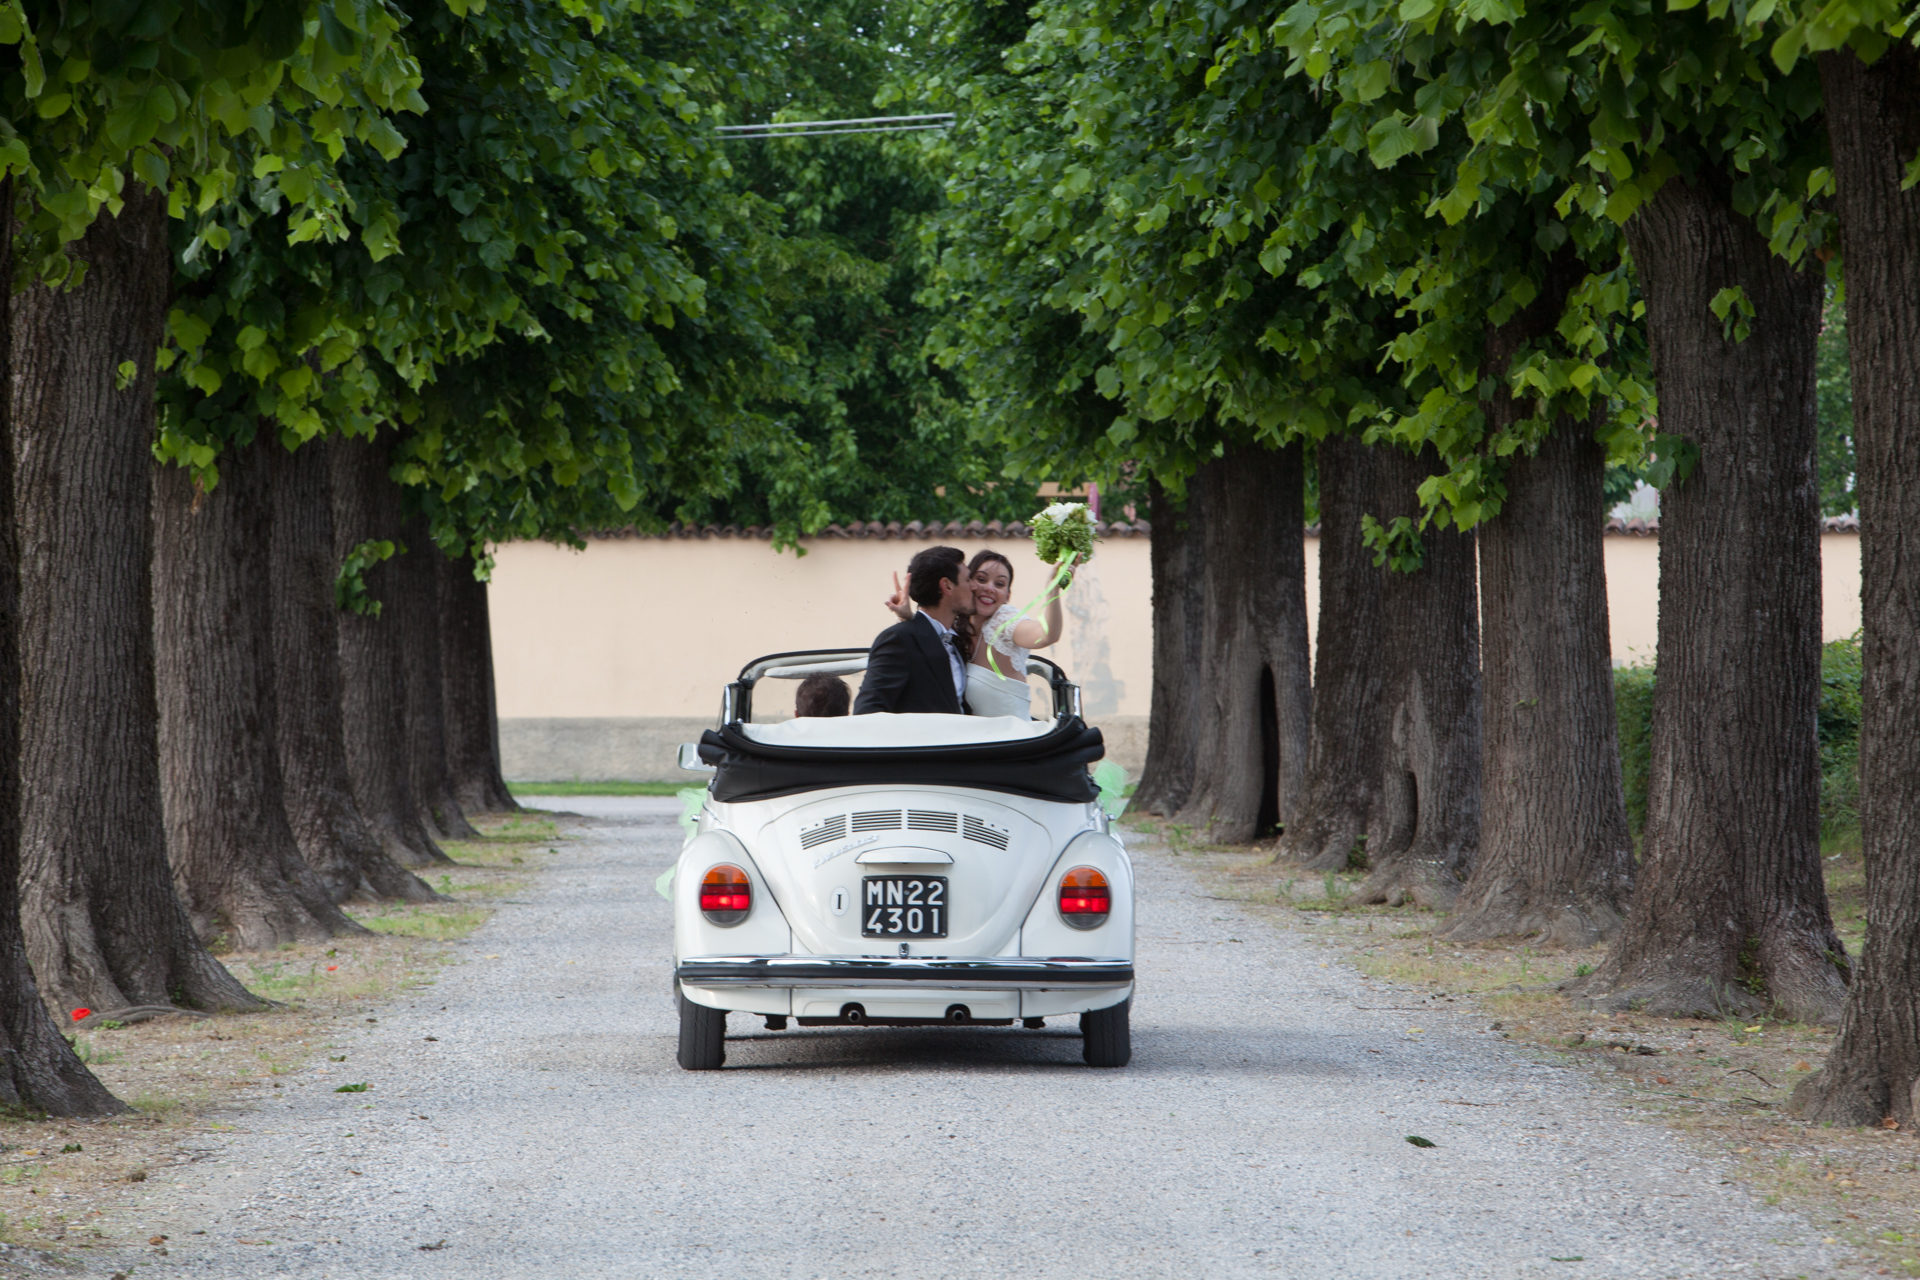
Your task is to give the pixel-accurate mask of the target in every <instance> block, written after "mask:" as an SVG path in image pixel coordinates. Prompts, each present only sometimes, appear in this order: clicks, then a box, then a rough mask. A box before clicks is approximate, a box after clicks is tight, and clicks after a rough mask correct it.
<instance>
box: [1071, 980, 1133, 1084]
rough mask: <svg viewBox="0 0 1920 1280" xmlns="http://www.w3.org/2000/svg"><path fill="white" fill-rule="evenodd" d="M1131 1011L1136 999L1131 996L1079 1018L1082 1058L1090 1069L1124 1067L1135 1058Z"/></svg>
mask: <svg viewBox="0 0 1920 1280" xmlns="http://www.w3.org/2000/svg"><path fill="white" fill-rule="evenodd" d="M1132 1010H1133V997H1132V996H1128V997H1127V998H1126V999H1125V1000H1122V1001H1121V1002H1120V1003H1119V1004H1116V1005H1114V1006H1113V1007H1112V1008H1110V1009H1093V1010H1090V1011H1088V1012H1086V1013H1083V1014H1081V1015H1080V1035H1081V1036H1082V1037H1083V1042H1082V1044H1081V1046H1080V1054H1081V1056H1082V1057H1084V1058H1085V1059H1086V1060H1087V1065H1088V1066H1090V1067H1124V1066H1126V1065H1127V1063H1128V1062H1129V1061H1130V1060H1131V1059H1132V1058H1133V1031H1132V1029H1131V1027H1130V1015H1131V1013H1132Z"/></svg>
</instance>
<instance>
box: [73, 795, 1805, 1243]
mask: <svg viewBox="0 0 1920 1280" xmlns="http://www.w3.org/2000/svg"><path fill="white" fill-rule="evenodd" d="M560 803H565V804H566V805H568V806H570V807H572V808H575V809H584V808H589V807H592V808H594V809H595V811H596V812H598V813H599V814H601V815H602V816H601V817H600V818H599V820H598V821H597V822H596V824H595V825H594V826H593V827H592V828H590V829H589V830H588V831H587V832H586V833H585V834H584V835H583V836H582V837H579V838H576V839H574V840H572V841H570V842H569V843H567V844H566V845H564V846H562V847H561V852H560V854H559V855H558V856H557V857H555V858H554V859H553V860H552V862H551V863H550V864H549V866H548V868H547V870H546V871H545V872H544V874H543V875H542V876H541V877H540V879H539V880H538V881H537V882H536V884H535V886H534V888H533V889H532V890H531V891H530V892H529V893H528V894H527V900H526V902H525V903H524V904H522V905H507V906H504V907H502V909H501V910H500V912H499V914H498V915H497V916H495V917H494V919H493V920H492V921H491V922H489V923H488V924H487V925H486V926H485V927H484V928H483V929H482V930H481V931H480V932H479V933H477V934H476V935H474V937H473V938H472V939H471V940H470V941H469V942H468V943H466V944H463V947H464V949H465V952H466V954H467V956H468V959H467V961H466V962H465V963H463V964H460V965H457V966H455V967H453V968H451V969H449V970H448V971H447V972H446V973H445V975H444V976H443V977H442V978H441V979H440V980H439V982H437V983H436V984H435V985H434V986H433V987H431V988H428V989H426V990H425V991H423V992H419V993H416V994H414V995H412V996H409V997H407V998H405V999H404V1000H402V1001H401V1002H399V1003H397V1004H396V1005H394V1006H393V1007H391V1008H389V1009H388V1010H387V1011H386V1012H384V1013H382V1014H380V1016H379V1020H378V1021H377V1022H369V1023H367V1024H366V1025H365V1026H364V1027H363V1029H362V1030H361V1032H360V1033H359V1034H358V1035H356V1036H355V1037H353V1039H352V1040H351V1041H350V1042H347V1043H344V1044H342V1045H340V1046H338V1047H336V1048H335V1049H334V1050H333V1054H332V1055H329V1056H338V1055H341V1054H344V1056H345V1059H346V1060H345V1061H344V1062H330V1061H324V1060H323V1061H322V1062H321V1063H320V1064H319V1065H317V1066H316V1067H314V1068H313V1069H310V1070H308V1071H307V1072H305V1073H303V1074H301V1075H297V1076H293V1077H290V1078H288V1079H287V1081H286V1088H285V1090H284V1093H285V1100H284V1102H281V1101H279V1100H277V1099H276V1101H275V1102H274V1103H273V1104H271V1105H268V1106H265V1107H263V1108H261V1109H260V1110H258V1111H256V1112H253V1113H251V1114H249V1115H247V1116H244V1117H242V1118H240V1119H239V1120H238V1121H237V1125H238V1129H237V1131H236V1132H235V1133H233V1134H231V1135H225V1136H223V1137H221V1138H219V1139H217V1141H218V1142H220V1143H221V1147H222V1149H221V1150H220V1152H219V1153H218V1154H217V1155H215V1156H214V1157H213V1158H211V1159H208V1160H205V1161H203V1162H201V1163H199V1164H195V1165H191V1166H188V1167H185V1168H181V1169H179V1170H174V1171H168V1172H167V1173H165V1174H157V1175H156V1176H155V1177H154V1178H153V1179H152V1180H150V1182H149V1183H147V1184H145V1188H144V1191H145V1194H146V1199H145V1200H143V1201H141V1202H140V1203H138V1204H137V1205H136V1206H134V1207H133V1208H131V1209H129V1210H128V1211H127V1213H126V1215H125V1220H124V1221H122V1222H120V1223H117V1224H116V1225H117V1226H118V1227H119V1228H120V1229H121V1230H122V1231H124V1232H126V1233H127V1234H132V1233H133V1232H135V1231H138V1232H139V1233H140V1235H141V1236H145V1235H148V1234H152V1235H165V1236H167V1237H168V1241H167V1244H166V1248H167V1250H168V1252H167V1254H166V1255H165V1256H164V1257H162V1256H159V1255H158V1254H157V1253H156V1252H153V1251H147V1252H145V1253H142V1254H141V1255H139V1256H133V1255H126V1256H121V1257H119V1258H116V1259H112V1260H111V1261H109V1260H106V1259H102V1258H100V1257H99V1256H98V1255H95V1256H93V1257H90V1258H88V1259H87V1260H86V1263H87V1267H88V1273H89V1274H96V1273H97V1274H98V1275H101V1276H106V1275H109V1274H110V1273H111V1272H113V1271H115V1270H121V1271H124V1270H126V1269H127V1267H128V1266H129V1264H134V1263H137V1264H139V1271H138V1276H139V1277H141V1280H146V1278H147V1277H170V1276H216V1277H236V1278H238V1277H247V1278H249V1280H252V1278H254V1277H262V1276H282V1275H285V1276H313V1277H354V1278H356V1280H368V1278H373V1277H380V1278H385V1277H396V1278H397V1277H422V1278H425V1277H438V1276H448V1277H452V1276H459V1277H463V1278H464V1277H479V1276H566V1277H587V1276H621V1277H632V1276H661V1275H689V1276H707V1275H711V1276H726V1277H730V1278H731V1277H760V1276H769V1277H773V1276H778V1277H838V1276H901V1277H948V1276H955V1277H958V1276H983V1277H986V1276H991V1277H998V1276H1005V1275H1012V1274H1020V1275H1022V1276H1043V1277H1044V1276H1061V1277H1069V1276H1071V1277H1076V1278H1078V1277H1083V1276H1087V1275H1099V1276H1102V1277H1134V1276H1143V1277H1144V1276H1166V1277H1190V1276H1198V1275H1209V1276H1243V1275H1245V1276H1256V1275H1282V1276H1300V1277H1309V1276H1310V1277H1314V1278H1315V1280H1322V1278H1327V1277H1362V1276H1365V1277H1393V1278H1395V1280H1399V1278H1401V1277H1415V1276H1432V1277H1446V1278H1448V1280H1456V1278H1459V1277H1482V1276H1484V1277H1521V1276H1554V1277H1580V1276H1589V1277H1601V1276H1604V1277H1626V1276H1702V1277H1706V1276H1712V1277H1725V1276H1736V1275H1744V1276H1756V1277H1770V1278H1771V1277H1788V1276H1829V1275H1835V1274H1838V1272H1836V1270H1835V1269H1834V1268H1835V1259H1837V1258H1838V1257H1839V1256H1840V1250H1839V1249H1838V1248H1837V1247H1834V1246H1827V1245H1823V1244H1821V1243H1820V1241H1821V1234H1820V1232H1819V1231H1818V1230H1816V1229H1814V1228H1813V1227H1810V1226H1809V1225H1808V1224H1807V1223H1805V1222H1804V1221H1802V1220H1800V1219H1798V1218H1795V1217H1792V1216H1789V1215H1787V1214H1785V1213H1781V1212H1779V1211H1775V1210H1770V1209H1767V1208H1765V1207H1764V1206H1761V1205H1759V1204H1757V1203H1756V1202H1755V1201H1754V1200H1753V1199H1752V1198H1751V1197H1750V1196H1749V1195H1748V1194H1747V1193H1746V1192H1744V1191H1743V1190H1741V1189H1740V1188H1738V1187H1736V1186H1733V1185H1730V1184H1728V1183H1725V1182H1723V1178H1725V1177H1726V1176H1727V1175H1725V1174H1724V1173H1723V1172H1721V1171H1720V1170H1719V1169H1717V1168H1716V1167H1714V1166H1712V1165H1710V1164H1708V1163H1706V1162H1705V1161H1703V1159H1702V1158H1701V1157H1699V1156H1697V1155H1696V1154H1694V1153H1692V1152H1690V1151H1689V1149H1688V1148H1687V1147H1686V1146H1684V1145H1683V1144H1682V1143H1681V1141H1680V1140H1678V1139H1677V1138H1675V1137H1673V1136H1672V1135H1671V1134H1669V1133H1668V1132H1666V1131H1665V1130H1662V1129H1661V1128H1659V1127H1657V1126H1655V1125H1651V1124H1647V1123H1644V1122H1641V1121H1638V1120H1635V1119H1633V1118H1632V1117H1631V1116H1630V1115H1629V1114H1628V1113H1627V1112H1626V1111H1625V1110H1623V1109H1622V1108H1620V1107H1618V1106H1617V1105H1615V1104H1613V1103H1612V1102H1610V1101H1608V1100H1606V1099H1605V1098H1604V1097H1602V1096H1601V1093H1600V1091H1598V1090H1596V1088H1595V1087H1594V1085H1593V1084H1592V1082H1591V1081H1589V1080H1588V1079H1586V1078H1585V1077H1583V1076H1582V1075H1581V1074H1580V1073H1578V1072H1576V1071H1573V1070H1569V1069H1567V1068H1563V1067H1558V1066H1553V1065H1548V1064H1546V1063H1543V1062H1541V1061H1538V1060H1536V1059H1535V1058H1533V1057H1530V1056H1528V1055H1527V1054H1525V1053H1524V1052H1521V1051H1518V1050H1516V1049H1514V1048H1513V1047H1512V1046H1510V1045H1507V1044H1505V1043H1503V1042H1501V1041H1500V1040H1499V1039H1498V1036H1497V1035H1496V1034H1494V1033H1490V1032H1488V1031H1486V1030H1485V1027H1486V1020H1485V1019H1483V1018H1478V1017H1474V1016H1471V1015H1468V1014H1465V1013H1450V1012H1435V1011H1431V1010H1429V1009H1425V1008H1421V1009H1418V1010H1415V1009H1414V1008H1413V1007H1412V1006H1413V1005H1414V1004H1415V1003H1416V1002H1415V1001H1414V1000H1413V999H1412V998H1410V997H1407V996H1405V995H1403V994H1401V993H1398V992H1396V991H1395V989H1393V988H1392V987H1389V986H1387V985H1386V984H1382V983H1376V982H1372V981H1369V980H1367V979H1365V978H1363V977H1361V976H1359V975H1358V974H1355V973H1354V972H1352V971H1351V970H1349V969H1346V968H1344V967H1342V966H1340V965H1339V964H1337V963H1330V962H1329V961H1328V953H1327V952H1326V951H1324V950H1323V949H1321V948H1319V947H1318V946H1316V945H1315V944H1313V943H1312V942H1310V941H1307V940H1304V939H1301V938H1299V937H1297V936H1294V935H1291V934H1287V933H1284V932H1280V931H1278V930H1275V929H1274V928H1273V927H1272V926H1271V925H1270V924H1266V923H1263V922H1261V921H1258V920H1256V919H1254V918H1253V917H1252V916H1250V915H1248V914H1247V913H1245V912H1244V911H1242V910H1241V909H1240V908H1238V907H1236V906H1234V905H1233V904H1231V903H1227V902H1222V901H1218V900H1215V899H1213V898H1211V897H1209V896H1207V893H1208V891H1207V890H1206V888H1205V887H1204V886H1203V885H1202V883H1201V882H1200V880H1199V879H1198V878H1196V877H1195V876H1194V875H1193V874H1192V873H1191V872H1190V871H1189V870H1188V869H1187V868H1186V867H1184V866H1182V865H1180V863H1179V861H1178V860H1176V859H1173V858H1170V857H1167V856H1165V855H1162V854H1157V853H1155V852H1153V851H1151V850H1150V849H1142V850H1139V851H1138V852H1137V853H1136V858H1137V865H1138V870H1139V880H1140V885H1141V895H1142V899H1141V908H1140V921H1141V926H1140V948H1139V968H1140V971H1141V974H1142V981H1141V987H1140V993H1139V996H1138V997H1137V999H1136V1002H1135V1013H1134V1045H1135V1056H1134V1062H1133V1065H1132V1066H1131V1067H1129V1068H1127V1069H1125V1070H1122V1071H1112V1072H1101V1071H1094V1070H1091V1069H1089V1068H1086V1067H1084V1066H1082V1065H1081V1064H1080V1061H1079V1058H1080V1045H1079V1041H1078V1038H1077V1036H1076V1035H1074V1034H1073V1033H1072V1031H1071V1027H1070V1024H1069V1025H1068V1026H1063V1027H1059V1028H1057V1029H1056V1028H1053V1027H1049V1028H1048V1029H1047V1030H1045V1031H1039V1032H1032V1031H1024V1030H1020V1029H996V1028H968V1029H945V1028H936V1029H929V1030H891V1031H889V1030H868V1031H847V1030H839V1029H832V1030H802V1031H791V1032H784V1033H778V1034H773V1033H768V1032H765V1031H763V1030H760V1029H759V1028H758V1023H757V1020H753V1019H748V1018H745V1017H742V1016H740V1015H735V1017H734V1019H733V1027H732V1030H733V1031H734V1033H735V1034H736V1037H737V1038H736V1039H734V1040H732V1041H730V1043H729V1045H728V1064H727V1069H726V1070H725V1071H722V1072H718V1073H707V1074H694V1073H686V1072H682V1071H680V1070H678V1069H677V1068H676V1067H675V1066H674V1064H673V1036H674V1029H675V1024H674V1016H673V1007H672V1004H671V1002H670V1000H669V998H668V989H667V987H668V979H667V973H668V965H669V948H670V943H669V936H668V914H667V909H666V904H665V903H664V902H663V901H662V900H661V899H660V898H658V897H657V896H655V894H654V892H653V880H654V877H655V876H657V875H658V874H659V872H660V871H661V870H662V869H663V868H664V867H665V866H666V865H667V864H668V863H669V862H670V860H671V858H672V856H673V854H674V852H675V851H676V850H677V848H678V844H679V830H678V828H677V827H676V826H675V825H674V822H673V815H674V812H675V810H676V808H677V805H676V802H674V801H672V800H670V799H669V800H648V799H635V800H621V801H573V800H570V801H566V802H560ZM323 1072H324V1074H323ZM358 1083H365V1084H366V1085H367V1086H368V1088H367V1090H366V1091H365V1092H348V1093H342V1092H337V1090H338V1089H339V1087H340V1086H341V1085H343V1084H358ZM1408 1135H1417V1136H1420V1137H1423V1138H1426V1139H1428V1140H1430V1141H1432V1142H1433V1143H1435V1144H1437V1145H1435V1146H1433V1147H1431V1148H1425V1149H1423V1148H1420V1147H1416V1146H1414V1145H1412V1144H1410V1143H1408V1142H1407V1140H1406V1139H1407V1137H1408ZM201 1233H204V1234H201ZM103 1263H104V1264H106V1265H103Z"/></svg>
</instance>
